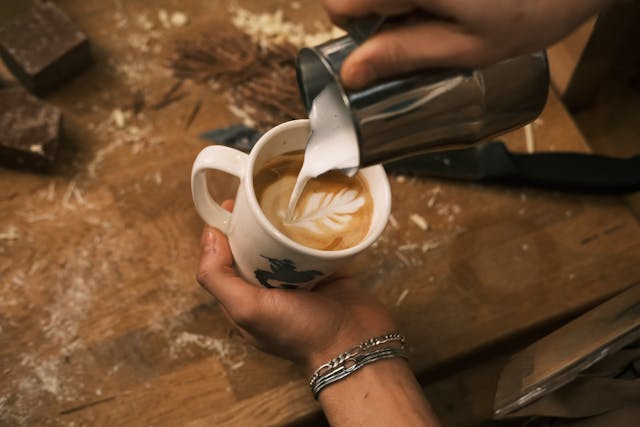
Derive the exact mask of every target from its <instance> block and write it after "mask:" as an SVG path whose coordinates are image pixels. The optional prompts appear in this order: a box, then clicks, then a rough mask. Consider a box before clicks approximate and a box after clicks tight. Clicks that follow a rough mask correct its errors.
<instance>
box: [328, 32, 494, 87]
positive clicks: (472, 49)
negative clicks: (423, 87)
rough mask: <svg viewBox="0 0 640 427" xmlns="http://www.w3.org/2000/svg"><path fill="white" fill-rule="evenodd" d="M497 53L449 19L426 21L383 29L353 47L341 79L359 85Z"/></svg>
mask: <svg viewBox="0 0 640 427" xmlns="http://www.w3.org/2000/svg"><path fill="white" fill-rule="evenodd" d="M498 56H499V52H497V51H492V50H491V49H489V47H488V46H487V43H485V42H484V40H483V39H482V38H480V37H478V36H476V35H474V34H470V33H467V32H464V31H463V30H461V28H460V27H459V26H458V25H456V24H453V23H450V22H443V21H427V22H421V23H416V24H413V25H408V26H401V27H397V28H394V29H390V30H386V31H383V32H381V33H379V34H377V35H375V36H373V37H372V38H371V39H369V40H367V41H366V42H365V43H364V44H363V45H362V46H360V47H359V48H357V49H356V50H354V51H353V53H352V54H351V55H349V56H348V57H347V59H346V60H345V62H344V64H343V65H342V72H341V77H342V83H343V84H344V85H345V86H346V87H347V88H350V89H362V88H364V87H366V86H368V85H370V84H372V83H374V82H375V81H378V80H381V79H386V78H389V77H393V76H397V75H401V74H405V73H410V72H413V71H416V70H419V69H425V68H430V67H477V66H481V65H486V64H488V63H491V62H492V61H494V60H495V59H496V58H497V57H498Z"/></svg>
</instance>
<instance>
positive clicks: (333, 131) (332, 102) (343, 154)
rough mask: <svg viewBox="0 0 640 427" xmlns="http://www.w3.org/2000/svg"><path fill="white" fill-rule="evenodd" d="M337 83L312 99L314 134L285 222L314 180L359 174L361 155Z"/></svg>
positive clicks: (312, 129) (310, 116) (311, 114)
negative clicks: (338, 173)
mask: <svg viewBox="0 0 640 427" xmlns="http://www.w3.org/2000/svg"><path fill="white" fill-rule="evenodd" d="M342 96H343V94H342V92H341V91H340V89H339V88H338V84H337V83H335V82H333V83H329V84H328V85H327V86H325V88H324V89H323V90H322V92H320V94H319V95H318V96H317V97H316V98H315V99H314V100H313V104H312V106H311V111H310V112H309V121H310V122H311V135H309V140H308V141H307V147H306V148H305V153H304V163H303V164H302V169H301V170H300V174H299V175H298V177H297V180H296V183H295V186H294V188H293V192H292V193H291V198H290V199H289V204H288V208H287V216H286V219H287V220H288V221H291V220H292V219H293V214H294V209H295V207H296V205H297V203H298V199H299V198H300V196H301V195H302V192H303V190H304V188H305V186H306V184H307V182H309V180H310V179H311V178H315V177H318V176H320V175H322V174H323V173H325V172H327V171H334V170H340V171H342V172H343V173H344V174H346V175H348V176H353V175H354V174H355V173H356V172H357V171H358V165H359V164H360V152H359V148H358V139H357V136H356V131H355V128H354V125H353V122H352V120H351V113H350V112H349V110H348V109H347V107H346V105H345V103H344V102H343V100H342Z"/></svg>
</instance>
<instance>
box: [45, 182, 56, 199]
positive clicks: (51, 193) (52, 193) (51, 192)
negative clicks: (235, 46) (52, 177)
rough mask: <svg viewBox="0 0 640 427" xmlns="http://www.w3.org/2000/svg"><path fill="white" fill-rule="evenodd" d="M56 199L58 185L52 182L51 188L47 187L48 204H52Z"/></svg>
mask: <svg viewBox="0 0 640 427" xmlns="http://www.w3.org/2000/svg"><path fill="white" fill-rule="evenodd" d="M55 197H56V183H55V182H50V183H49V187H47V195H46V197H45V199H46V200H47V201H48V202H52V201H53V199H54V198H55Z"/></svg>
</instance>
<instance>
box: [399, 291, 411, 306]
mask: <svg viewBox="0 0 640 427" xmlns="http://www.w3.org/2000/svg"><path fill="white" fill-rule="evenodd" d="M407 295H409V289H405V290H403V291H402V293H401V294H400V296H398V299H397V300H396V307H398V306H399V305H400V304H402V302H403V301H404V299H405V298H406V297H407Z"/></svg>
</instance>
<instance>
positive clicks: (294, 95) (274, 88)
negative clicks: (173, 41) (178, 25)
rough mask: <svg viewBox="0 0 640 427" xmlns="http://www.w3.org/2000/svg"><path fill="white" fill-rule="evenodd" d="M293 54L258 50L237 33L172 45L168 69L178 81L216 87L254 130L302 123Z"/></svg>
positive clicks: (279, 48) (279, 47) (289, 49)
mask: <svg viewBox="0 0 640 427" xmlns="http://www.w3.org/2000/svg"><path fill="white" fill-rule="evenodd" d="M296 53H297V48H296V47H295V46H293V45H292V44H290V43H287V42H284V43H279V44H275V43H272V44H268V45H260V44H259V43H257V42H255V41H254V40H252V39H251V37H250V36H248V35H247V34H245V33H243V32H241V31H237V32H228V33H225V34H223V35H219V36H213V37H203V38H202V39H200V40H198V41H196V42H194V41H189V42H182V43H180V44H179V45H178V47H177V49H176V51H175V55H174V57H173V58H172V59H171V63H170V66H171V68H172V70H173V73H174V76H175V77H176V78H178V79H191V80H194V81H198V82H203V83H205V82H215V83H216V84H219V85H220V86H221V87H222V88H223V89H224V90H225V92H226V94H227V96H228V97H229V98H230V100H231V102H232V103H233V104H234V106H235V107H237V108H240V109H241V110H242V111H243V112H244V113H245V114H246V115H247V116H249V117H250V119H251V120H252V121H253V122H254V126H255V127H256V128H258V129H260V130H267V129H269V128H271V127H273V126H275V125H277V124H279V123H282V122H284V121H287V120H292V119H299V118H304V117H306V112H305V109H304V106H303V105H302V101H301V100H300V96H299V94H298V86H297V83H296V71H295V56H296Z"/></svg>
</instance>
